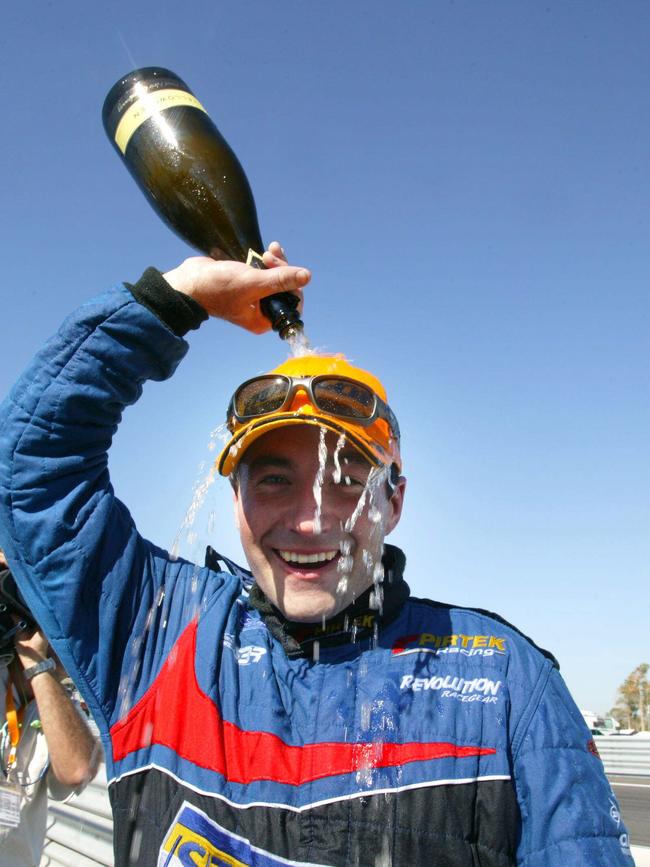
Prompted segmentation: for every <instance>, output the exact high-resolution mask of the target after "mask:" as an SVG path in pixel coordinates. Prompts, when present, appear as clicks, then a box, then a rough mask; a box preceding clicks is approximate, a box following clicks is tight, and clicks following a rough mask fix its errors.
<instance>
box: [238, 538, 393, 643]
mask: <svg viewBox="0 0 650 867" xmlns="http://www.w3.org/2000/svg"><path fill="white" fill-rule="evenodd" d="M382 564H383V567H384V580H383V583H382V588H383V593H384V598H383V604H382V607H381V610H377V609H376V608H373V607H371V594H372V593H373V590H374V587H373V586H370V587H369V588H368V589H367V590H365V591H364V592H363V593H362V594H361V596H359V598H358V599H355V601H354V602H352V603H351V604H350V605H348V607H347V608H345V609H344V610H343V611H340V612H339V613H338V614H337V615H336V616H335V617H333V618H331V620H327V621H325V624H324V625H323V624H322V623H320V622H318V623H296V622H294V621H291V620H288V619H287V618H286V617H285V616H284V614H282V612H281V611H280V610H279V609H278V608H276V607H275V605H273V603H272V602H270V601H269V600H268V599H267V597H266V596H265V595H264V593H263V592H262V590H260V588H259V587H258V585H257V584H253V586H252V587H251V589H250V593H249V596H248V601H249V602H250V604H251V605H252V606H253V607H254V608H256V609H257V610H258V611H259V612H260V614H261V615H262V618H263V620H264V622H265V624H266V626H267V628H268V630H269V632H270V633H271V634H272V635H273V636H274V637H275V638H277V639H278V641H279V642H280V643H281V644H282V646H283V648H284V650H285V652H286V654H287V656H289V657H291V658H294V657H299V656H306V657H311V656H313V655H314V642H316V641H317V642H318V643H319V646H320V647H331V646H334V645H338V644H345V643H350V642H355V641H362V640H363V639H366V638H371V637H372V636H373V635H374V634H375V630H376V629H377V628H381V627H382V626H384V625H385V624H387V623H390V622H391V621H392V620H393V619H394V618H395V617H396V616H397V615H398V614H399V612H400V610H401V608H402V606H403V604H404V603H405V602H406V600H407V599H408V597H409V594H410V590H409V586H408V584H407V583H406V581H405V580H404V577H403V573H404V567H405V565H406V557H405V555H404V552H403V551H402V550H401V549H400V548H397V547H395V546H394V545H384V554H383V557H382Z"/></svg>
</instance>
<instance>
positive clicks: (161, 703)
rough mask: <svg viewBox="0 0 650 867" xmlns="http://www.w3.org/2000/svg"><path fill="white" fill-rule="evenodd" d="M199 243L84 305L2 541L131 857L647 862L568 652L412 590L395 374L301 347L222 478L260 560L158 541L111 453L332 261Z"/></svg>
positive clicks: (255, 402)
mask: <svg viewBox="0 0 650 867" xmlns="http://www.w3.org/2000/svg"><path fill="white" fill-rule="evenodd" d="M265 264H266V265H267V268H268V270H266V271H262V270H255V269H252V268H249V267H247V266H245V265H242V264H240V263H235V262H214V261H212V260H209V259H202V258H195V259H188V260H186V261H185V262H184V263H183V264H182V265H180V266H179V267H178V268H176V269H174V270H173V271H170V272H168V273H167V274H166V275H165V276H164V277H163V275H161V274H160V273H159V272H157V271H155V270H154V269H149V270H147V271H146V272H145V274H144V275H143V277H142V279H141V280H140V281H139V282H138V283H137V284H135V285H133V286H130V285H128V284H122V285H119V286H117V287H115V288H114V289H112V290H111V291H109V292H108V293H106V294H104V295H102V296H99V297H98V298H96V299H95V300H93V301H91V302H89V303H88V304H86V305H84V306H83V307H82V308H81V309H80V310H79V311H77V312H76V313H75V314H73V315H72V316H71V317H70V318H69V319H68V320H67V321H66V322H65V323H64V325H63V326H62V328H61V330H60V332H59V334H58V335H57V336H56V337H55V338H53V340H52V341H50V343H49V344H48V345H47V346H46V347H45V349H44V350H43V351H42V352H41V353H40V354H39V355H38V356H37V357H36V359H35V361H34V362H33V364H32V366H31V367H30V368H29V369H28V371H27V372H26V374H25V375H24V376H23V377H22V378H21V380H19V382H18V383H17V385H16V386H15V387H14V389H13V391H12V393H11V395H10V396H9V397H8V399H7V400H6V401H5V403H4V404H3V406H2V415H1V419H0V443H1V444H2V445H1V449H0V544H3V546H4V548H5V550H6V553H7V557H8V559H9V561H10V564H11V567H12V570H13V572H14V574H15V575H16V578H17V579H18V580H19V581H20V584H21V588H22V591H23V593H24V595H25V597H26V598H27V600H28V603H29V605H30V607H31V609H32V610H33V611H34V614H35V616H36V617H37V619H38V621H39V623H40V624H42V626H43V628H44V629H45V631H46V633H47V636H48V639H49V640H50V641H51V643H52V644H53V646H54V648H55V649H56V651H57V653H58V655H59V656H60V657H61V659H62V661H63V663H64V664H65V666H66V668H67V669H68V671H69V672H70V674H71V675H73V677H74V679H75V682H76V683H77V685H78V687H79V688H80V690H81V691H82V692H83V694H84V697H85V699H86V701H87V703H88V705H89V707H90V708H91V710H92V713H93V716H94V717H95V720H96V722H97V724H98V725H99V728H100V730H101V733H102V739H103V742H104V746H105V753H106V762H107V773H108V777H109V780H110V794H111V800H112V804H113V811H114V817H115V854H116V857H115V863H116V865H118V867H124V865H139V867H142V865H144V867H148V865H152V867H153V865H159V867H163V865H164V867H176V865H197V864H201V865H205V867H208V865H217V864H230V865H257V867H260V865H265V867H266V865H287V864H291V865H300V864H303V865H304V864H311V865H314V864H320V865H330V867H344V865H345V867H347V865H360V867H379V865H394V867H396V865H427V867H428V865H441V867H467V865H479V864H480V865H484V867H485V865H489V867H505V865H514V864H519V865H526V867H542V865H565V864H571V865H585V867H587V865H588V867H611V865H630V864H631V863H632V862H631V859H630V856H629V847H628V841H627V835H626V832H625V829H624V828H623V826H622V824H621V822H620V816H619V813H618V810H617V806H616V801H615V799H614V796H613V794H612V792H611V788H610V787H609V785H608V783H607V780H606V778H605V776H604V773H603V770H602V765H601V763H600V759H599V758H598V756H597V752H596V750H595V747H594V745H593V742H592V741H591V740H590V735H589V732H588V729H587V728H586V726H585V724H584V722H583V720H582V718H581V716H580V713H579V711H578V710H577V708H576V707H575V704H574V703H573V701H572V699H571V697H570V696H569V694H568V692H567V689H566V687H565V685H564V683H563V681H562V679H561V677H560V674H559V672H558V668H557V664H556V663H555V660H554V659H553V657H552V656H551V655H550V654H548V653H545V652H544V651H541V650H539V649H538V648H537V647H536V646H535V645H534V644H533V643H532V642H531V641H529V640H528V639H527V638H525V636H523V635H522V634H521V633H520V632H518V631H517V630H516V629H515V628H513V627H512V626H510V625H508V624H507V623H506V622H505V621H503V620H502V619H501V618H499V617H497V616H496V615H490V614H488V613H487V612H483V611H476V610H471V609H463V608H457V607H453V606H451V605H448V604H442V603H434V602H431V601H429V600H426V599H424V600H422V599H414V598H412V597H410V595H409V589H408V586H407V584H406V582H405V580H404V576H403V571H404V566H405V558H404V555H403V554H402V552H401V551H399V549H397V548H395V547H392V546H390V545H388V544H386V543H385V541H384V539H385V536H386V535H387V534H388V533H389V532H390V531H391V530H393V529H394V527H395V526H396V525H397V523H398V521H399V519H400V515H401V511H402V505H403V502H404V492H405V481H404V479H403V477H402V475H401V471H402V456H401V452H400V432H399V427H398V424H397V420H396V418H395V416H394V414H393V412H392V411H391V409H390V406H389V403H388V399H387V395H386V394H385V392H384V389H383V387H382V385H381V383H380V382H379V380H377V379H376V378H375V377H374V376H372V375H371V374H369V373H368V372H366V371H364V370H362V369H361V368H358V367H355V366H352V365H350V364H349V363H348V362H347V361H346V360H345V359H343V358H341V357H338V356H331V357H321V356H305V357H304V358H294V359H291V360H290V361H288V362H286V363H285V364H283V365H280V367H278V368H276V369H274V370H272V371H270V372H269V373H268V374H266V375H264V376H258V377H254V378H253V379H248V380H246V381H245V382H244V383H243V384H242V385H241V386H239V387H238V388H237V389H236V391H235V393H234V395H233V398H232V400H231V403H230V406H229V408H228V412H227V424H228V429H229V431H230V440H229V442H228V443H227V444H226V446H225V448H224V450H223V452H222V454H221V455H220V456H219V459H218V469H219V472H221V473H222V474H223V475H225V476H228V477H229V478H230V481H231V483H232V486H233V496H234V507H235V519H236V521H237V524H238V527H239V531H240V534H241V539H242V544H243V547H244V551H245V554H246V557H247V560H248V565H249V567H250V571H247V570H243V569H241V568H239V567H236V566H234V564H232V563H231V562H230V561H228V560H226V559H225V558H223V557H220V556H219V555H215V554H214V552H211V553H210V554H209V557H208V560H207V562H206V566H205V567H198V566H196V565H194V564H192V563H188V562H186V561H183V560H176V559H173V558H172V557H170V556H169V554H168V553H167V552H166V551H165V550H163V549H161V548H159V547H156V546H155V545H153V544H151V543H150V542H148V541H147V540H145V539H143V538H142V537H141V536H140V535H139V533H138V532H137V529H136V528H135V526H134V525H133V521H132V519H131V516H130V514H129V512H128V510H127V509H126V507H125V506H124V505H123V504H122V503H121V502H120V501H119V500H118V499H117V498H116V496H115V494H114V492H113V488H112V486H111V483H110V479H109V475H108V469H107V452H108V449H109V446H110V443H111V440H112V437H113V434H114V432H115V428H116V425H117V423H118V422H119V420H120V417H121V413H122V410H123V408H124V407H125V406H127V405H128V404H130V403H133V402H134V401H135V400H136V399H137V398H138V397H139V396H140V393H141V390H142V385H143V383H144V381H145V380H147V379H163V378H165V377H167V376H170V375H171V374H172V373H173V371H174V369H175V368H176V365H177V364H178V362H179V361H180V360H181V358H182V356H183V355H184V354H185V352H186V351H187V344H186V342H185V341H184V339H183V335H184V334H185V333H186V332H187V331H188V330H190V329H192V328H196V327H198V326H199V325H200V324H201V322H202V321H203V320H205V319H207V318H208V315H212V316H214V317H217V318H221V319H224V320H227V321H229V322H232V323H235V324H238V325H241V326H243V327H245V328H247V329H249V330H251V331H253V332H255V333H257V332H262V331H264V330H266V329H267V328H268V323H267V322H266V320H265V319H264V318H263V317H262V315H261V313H260V311H259V304H258V302H259V300H260V299H261V298H263V297H265V296H268V295H271V294H274V293H276V292H279V291H293V292H297V293H298V294H300V292H301V288H302V287H303V286H304V285H305V284H306V282H307V281H308V279H309V274H308V272H306V271H305V270H304V269H299V268H293V267H290V266H288V265H287V264H286V262H285V261H284V259H283V256H282V253H281V248H280V247H279V246H278V245H272V246H271V248H270V250H269V251H267V253H265Z"/></svg>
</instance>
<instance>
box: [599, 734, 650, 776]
mask: <svg viewBox="0 0 650 867" xmlns="http://www.w3.org/2000/svg"><path fill="white" fill-rule="evenodd" d="M594 741H595V742H596V746H597V747H598V752H599V753H600V757H601V759H602V760H603V765H604V766H605V773H606V774H630V775H633V776H635V777H650V738H640V737H637V736H635V735H631V736H629V737H628V736H626V735H621V736H620V737H617V736H616V735H610V736H604V737H595V738H594Z"/></svg>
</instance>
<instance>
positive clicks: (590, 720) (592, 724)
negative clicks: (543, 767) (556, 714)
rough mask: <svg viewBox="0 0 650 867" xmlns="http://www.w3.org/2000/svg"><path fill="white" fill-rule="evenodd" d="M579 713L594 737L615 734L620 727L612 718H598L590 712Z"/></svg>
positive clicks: (598, 716) (598, 715) (582, 711)
mask: <svg viewBox="0 0 650 867" xmlns="http://www.w3.org/2000/svg"><path fill="white" fill-rule="evenodd" d="M580 713H581V714H582V716H583V718H584V721H585V722H586V723H587V725H588V726H589V729H590V730H591V733H592V734H594V735H613V734H617V733H618V730H619V729H620V727H621V726H620V723H618V722H617V721H616V720H615V719H614V717H612V716H600V714H597V713H594V712H593V711H591V710H581V711H580Z"/></svg>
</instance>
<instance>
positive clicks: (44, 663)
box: [0, 550, 99, 867]
mask: <svg viewBox="0 0 650 867" xmlns="http://www.w3.org/2000/svg"><path fill="white" fill-rule="evenodd" d="M0 576H2V578H3V579H7V578H8V574H7V562H6V560H5V558H4V554H3V552H2V551H1V550H0ZM2 604H3V607H5V606H6V603H5V602H3V603H2ZM7 607H8V606H7ZM3 613H5V615H6V614H8V612H3ZM3 622H4V623H6V624H7V625H8V624H10V623H11V621H10V620H9V619H8V617H6V616H5V618H3ZM13 631H14V630H13V627H11V628H9V629H7V630H6V631H5V630H2V632H3V635H2V636H0V712H2V718H3V720H4V721H5V722H4V727H3V730H2V744H1V750H0V752H1V754H2V768H1V770H0V864H1V865H2V867H36V865H38V864H39V863H40V860H41V851H42V849H43V842H44V840H45V828H46V820H47V797H48V793H49V795H50V797H51V798H53V799H54V800H56V801H65V800H67V799H68V798H69V797H70V796H71V795H73V794H75V793H78V792H80V791H81V790H82V789H83V788H84V786H85V785H86V783H87V782H88V781H89V780H91V779H92V778H93V776H94V775H95V773H96V771H97V766H98V753H99V749H98V745H96V743H95V739H94V737H93V735H92V734H91V732H90V729H89V728H88V726H87V724H86V722H85V721H84V720H83V719H82V717H81V715H80V713H79V711H78V710H77V708H76V707H75V705H74V703H73V701H72V699H71V698H70V697H69V695H68V693H67V692H66V689H65V687H64V686H63V684H62V683H61V675H62V674H63V672H62V671H61V670H60V667H58V666H57V664H56V662H55V660H54V659H53V658H52V657H51V656H50V655H49V653H48V643H47V639H46V638H45V636H44V635H43V633H42V632H41V630H40V629H38V628H34V627H31V626H30V627H28V628H27V629H18V631H17V632H16V633H15V634H14V637H13V641H11V639H8V640H6V641H5V640H4V636H6V635H7V634H8V633H9V632H13Z"/></svg>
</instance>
